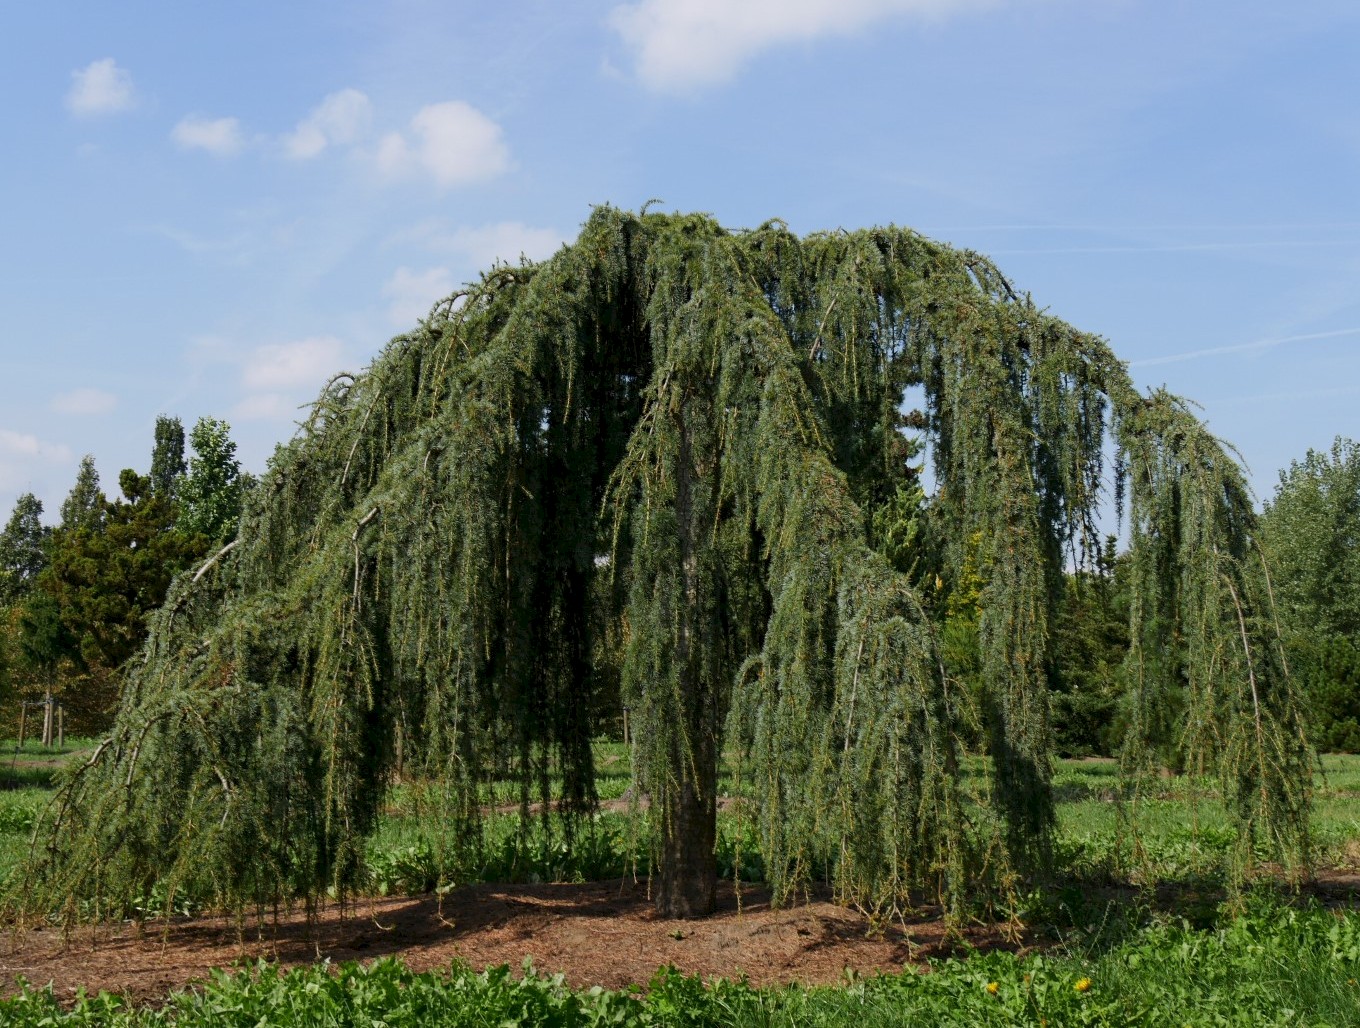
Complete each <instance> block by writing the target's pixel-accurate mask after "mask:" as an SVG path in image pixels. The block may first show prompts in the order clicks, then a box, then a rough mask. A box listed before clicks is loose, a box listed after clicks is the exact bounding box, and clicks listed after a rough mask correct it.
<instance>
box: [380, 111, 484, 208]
mask: <svg viewBox="0 0 1360 1028" xmlns="http://www.w3.org/2000/svg"><path fill="white" fill-rule="evenodd" d="M377 160H378V167H379V169H380V170H381V171H382V172H383V173H384V174H386V175H389V176H391V177H394V178H406V177H409V176H412V175H415V174H420V173H424V174H426V175H429V176H430V177H431V178H433V179H434V180H435V182H437V183H438V184H439V185H440V186H443V187H446V188H447V187H449V186H461V185H467V184H468V183H471V182H480V181H483V180H485V179H489V178H494V177H495V176H497V175H499V174H500V173H501V172H503V171H506V170H508V169H509V167H510V151H509V149H508V148H507V147H506V145H505V140H504V139H503V138H502V133H501V128H500V126H499V125H497V124H496V123H495V122H494V121H492V120H491V119H490V118H488V117H487V116H486V115H485V114H483V113H482V112H481V111H479V110H477V108H475V107H473V106H471V105H470V104H466V103H463V101H461V100H449V101H446V102H445V103H438V104H431V105H430V106H428V107H423V108H421V109H420V111H418V112H417V113H416V116H415V117H414V118H412V119H411V124H410V127H409V129H408V130H407V133H406V134H402V133H400V132H392V133H389V134H388V135H386V136H384V137H383V140H382V142H381V143H380V144H379V146H378V154H377Z"/></svg>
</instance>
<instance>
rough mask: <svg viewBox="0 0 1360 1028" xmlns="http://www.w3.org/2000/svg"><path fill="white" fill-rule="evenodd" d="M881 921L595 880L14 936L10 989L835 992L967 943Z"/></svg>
mask: <svg viewBox="0 0 1360 1028" xmlns="http://www.w3.org/2000/svg"><path fill="white" fill-rule="evenodd" d="M870 927H871V926H870V923H869V921H868V919H867V918H866V917H865V916H864V915H862V914H860V913H857V912H855V911H852V910H847V909H846V908H844V907H840V906H837V905H835V904H834V903H831V902H830V901H829V900H828V899H825V898H813V899H812V900H810V901H808V902H805V903H802V904H798V905H795V906H791V907H785V908H784V909H781V910H771V909H770V905H769V897H768V894H767V893H766V892H765V891H764V890H762V889H757V888H751V887H746V888H743V890H742V895H741V897H740V904H738V898H737V896H736V895H735V893H734V891H733V886H732V884H731V883H730V882H729V883H724V884H723V885H721V886H720V892H719V900H718V912H717V913H716V914H715V915H714V916H712V917H710V918H706V919H704V920H699V921H668V920H663V919H659V918H657V917H656V916H655V915H654V914H653V912H652V909H651V905H650V902H649V900H648V898H647V895H646V883H645V882H638V883H634V882H633V881H631V880H627V881H617V880H616V881H612V882H593V883H587V884H582V885H473V886H467V887H464V888H461V889H457V890H454V891H453V892H451V893H450V894H449V895H447V896H446V897H444V901H443V904H442V910H441V907H440V904H439V903H438V901H437V900H436V898H434V897H410V898H387V899H375V900H362V901H360V902H359V903H358V904H357V905H356V906H352V907H350V908H348V909H347V910H345V911H341V910H340V909H339V908H338V907H336V906H331V907H329V908H326V909H323V910H322V911H320V913H319V916H318V917H317V919H316V920H315V922H314V923H312V924H308V922H307V918H306V916H305V914H303V913H302V912H300V911H299V912H295V913H291V914H287V915H281V916H280V917H279V919H278V922H277V924H275V923H274V922H273V920H272V918H271V919H270V920H269V921H267V922H266V923H265V924H264V925H263V926H260V925H257V924H256V923H254V922H250V923H248V924H247V925H246V927H245V931H244V939H243V940H242V938H241V935H240V934H238V931H237V927H236V924H235V922H234V921H232V920H231V919H224V918H198V919H189V920H177V921H174V922H172V923H171V924H170V926H169V930H168V932H167V931H166V930H165V928H164V925H163V924H156V925H147V926H146V927H145V928H144V929H143V930H142V932H141V933H140V934H139V933H138V932H137V930H136V929H135V928H134V926H132V925H112V926H104V927H101V928H99V929H98V930H97V931H96V930H91V929H88V928H87V929H81V930H80V931H79V932H77V933H76V934H75V935H74V936H73V937H72V938H71V939H70V940H69V941H68V942H63V940H62V936H61V932H60V931H59V930H58V929H55V928H45V929H41V930H37V931H30V932H25V933H13V932H11V933H9V934H7V935H4V936H0V993H5V994H8V993H11V992H13V991H15V990H16V988H17V982H18V979H19V978H20V977H22V978H23V979H25V980H27V981H28V982H29V983H31V984H34V985H42V984H45V983H47V982H51V983H52V986H53V990H54V991H55V992H56V994H57V995H58V997H62V996H72V995H74V993H75V991H76V989H77V988H79V987H82V986H83V987H84V988H85V989H86V991H88V992H96V991H98V990H101V989H104V990H108V991H110V992H118V993H125V994H127V995H128V996H130V997H132V998H133V999H136V1000H142V1001H149V1002H154V1001H156V1000H158V999H160V998H163V997H164V996H165V995H166V993H168V992H169V991H171V990H173V989H176V988H182V987H184V986H186V985H188V984H190V983H192V982H193V981H195V980H196V979H201V978H204V977H205V976H206V975H207V973H208V971H209V969H211V968H214V967H225V966H231V965H233V964H239V963H243V962H253V961H254V960H255V959H257V958H260V957H264V958H267V959H270V960H277V961H279V962H280V963H282V964H285V965H290V966H291V965H296V964H305V963H311V962H313V961H315V960H317V959H319V958H329V959H330V960H331V961H332V962H335V963H340V962H342V961H348V960H360V961H368V960H372V959H374V958H377V957H380V956H387V955H395V956H400V957H401V959H402V960H403V961H404V962H405V963H406V964H407V965H408V966H409V967H411V968H413V969H416V970H426V969H430V968H445V967H448V966H449V964H450V963H451V962H452V961H455V960H461V961H464V962H466V963H468V964H470V965H472V966H473V967H475V968H479V969H480V968H483V967H486V966H494V965H497V964H509V965H511V966H512V967H514V968H518V967H519V966H520V965H521V963H522V962H523V961H524V959H525V958H526V957H528V958H530V959H532V960H533V964H534V967H535V968H536V969H537V970H538V971H539V972H541V973H554V972H559V971H560V972H562V973H563V974H565V975H566V978H567V980H568V981H569V982H570V983H571V984H572V985H575V986H578V987H584V986H590V985H603V986H606V987H611V988H619V987H623V986H626V985H628V984H630V983H633V982H637V983H645V982H647V980H648V979H649V978H650V977H651V976H652V974H653V972H655V970H656V969H657V968H658V967H660V966H663V965H666V964H673V965H674V966H675V967H677V968H679V969H680V970H682V971H684V972H686V973H688V974H697V975H701V976H703V977H705V978H709V977H718V976H722V977H738V976H741V975H745V976H746V977H747V978H749V979H750V980H751V981H752V982H754V983H759V984H768V983H778V982H790V981H795V980H796V981H801V982H805V983H809V984H812V983H833V982H838V981H841V980H843V979H844V976H845V974H846V972H847V970H850V971H853V972H855V973H858V974H860V975H871V974H873V973H874V972H876V971H886V972H894V971H899V970H901V969H902V968H903V967H904V966H906V965H909V964H914V963H918V962H920V961H922V960H924V959H925V958H926V957H930V956H939V955H943V954H944V953H946V952H949V951H950V950H951V949H952V948H953V947H954V946H956V945H957V942H956V941H950V940H948V939H946V938H945V935H944V932H943V930H942V926H941V924H940V923H939V921H938V920H935V919H933V918H932V917H930V916H922V918H921V919H920V920H919V921H917V922H914V923H909V924H908V925H907V930H906V931H904V930H903V928H902V926H900V925H898V926H894V927H892V928H889V929H887V930H885V931H882V932H871V931H870ZM967 941H968V943H969V944H970V945H972V946H976V947H978V948H982V949H988V948H993V947H997V946H1002V945H1012V943H1008V942H1007V940H1006V939H1005V937H1004V934H1003V932H1002V931H1001V930H1000V929H999V928H998V927H996V926H990V927H988V926H979V927H976V928H974V929H971V930H969V932H968V938H967Z"/></svg>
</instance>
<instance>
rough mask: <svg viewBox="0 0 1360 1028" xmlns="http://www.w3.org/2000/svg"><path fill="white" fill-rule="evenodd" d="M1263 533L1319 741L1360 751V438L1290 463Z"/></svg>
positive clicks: (1270, 505)
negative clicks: (1359, 442)
mask: <svg viewBox="0 0 1360 1028" xmlns="http://www.w3.org/2000/svg"><path fill="white" fill-rule="evenodd" d="M1261 539H1262V543H1263V545H1264V546H1265V548H1266V550H1267V552H1268V553H1269V554H1270V556H1271V558H1272V566H1273V567H1274V569H1275V574H1274V576H1273V579H1272V583H1273V585H1274V591H1275V595H1276V596H1277V597H1278V598H1279V614H1280V618H1281V620H1282V621H1283V622H1284V625H1285V629H1286V632H1287V634H1288V637H1289V642H1290V656H1291V662H1292V665H1293V667H1294V669H1295V671H1296V672H1297V674H1298V677H1299V679H1300V681H1301V682H1302V684H1303V686H1304V688H1305V689H1306V691H1307V693H1308V695H1309V699H1310V701H1311V703H1310V709H1311V714H1312V727H1313V733H1314V737H1315V739H1316V741H1317V744H1318V745H1319V746H1320V747H1323V748H1325V749H1328V750H1341V751H1350V752H1355V751H1357V750H1360V689H1358V688H1357V686H1360V444H1357V443H1356V442H1355V441H1354V440H1351V439H1345V438H1342V437H1341V436H1338V437H1337V438H1336V439H1335V440H1334V441H1333V443H1332V447H1331V450H1330V451H1317V450H1309V451H1308V453H1307V454H1306V455H1305V457H1304V458H1303V460H1301V461H1297V460H1296V461H1292V462H1291V463H1290V465H1289V467H1288V468H1286V469H1285V470H1284V471H1282V472H1281V473H1280V481H1279V484H1278V485H1277V486H1276V488H1275V495H1274V497H1273V498H1272V499H1271V500H1270V502H1268V503H1267V504H1266V507H1265V513H1264V514H1263V515H1262V518H1261Z"/></svg>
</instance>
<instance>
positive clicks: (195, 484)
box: [178, 417, 244, 543]
mask: <svg viewBox="0 0 1360 1028" xmlns="http://www.w3.org/2000/svg"><path fill="white" fill-rule="evenodd" d="M230 433H231V426H230V425H228V424H227V423H226V422H225V421H218V420H217V419H215V418H207V417H205V418H199V419H198V421H197V422H195V424H194V427H193V430H192V431H191V432H190V433H189V442H190V444H191V445H192V446H193V451H194V452H193V456H192V457H190V458H189V470H188V473H187V474H186V475H184V476H183V478H181V479H180V482H179V490H178V492H179V500H180V503H181V505H182V510H181V512H180V527H181V528H182V529H183V530H184V531H185V532H187V533H190V534H194V535H200V536H202V537H203V538H205V539H207V540H208V541H209V542H211V543H220V542H223V541H225V540H227V539H230V538H232V537H233V536H235V534H236V526H237V522H238V521H239V520H240V517H241V496H242V492H243V488H244V483H243V482H242V480H241V464H240V461H238V460H237V459H236V444H235V443H234V442H232V440H231V434H230Z"/></svg>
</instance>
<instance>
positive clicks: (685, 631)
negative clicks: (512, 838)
mask: <svg viewBox="0 0 1360 1028" xmlns="http://www.w3.org/2000/svg"><path fill="white" fill-rule="evenodd" d="M688 408H689V404H685V405H684V406H682V408H681V410H680V415H679V416H680V424H679V426H678V427H679V430H680V431H679V436H680V445H679V453H678V454H677V460H676V471H675V520H676V527H677V529H678V531H679V534H680V539H679V542H680V575H681V588H682V590H683V595H682V597H681V603H680V610H679V612H678V613H679V619H680V624H679V632H678V635H677V639H676V652H675V660H676V664H677V666H678V669H679V674H680V702H681V704H682V705H683V708H682V710H683V714H682V716H683V718H684V739H685V742H686V743H687V744H688V745H687V746H685V745H684V744H681V745H680V746H679V752H675V753H672V755H671V767H672V768H673V769H674V772H675V778H676V780H675V781H673V783H672V784H671V786H670V787H669V788H667V789H666V790H665V791H664V796H663V797H662V808H663V811H662V825H661V831H662V840H661V859H660V866H659V868H658V875H657V889H656V900H655V903H656V912H657V913H658V914H659V915H661V916H662V917H703V916H704V915H705V914H711V913H712V912H713V907H714V903H715V902H716V900H717V889H718V867H717V861H716V859H715V857H714V848H715V844H716V842H717V835H718V818H717V814H718V810H717V799H716V796H717V731H718V729H717V726H716V725H715V724H714V723H713V717H712V710H711V709H710V708H711V707H712V706H713V700H714V697H713V696H711V695H710V693H711V691H712V690H711V689H709V688H708V683H707V682H706V681H705V680H704V676H703V674H702V672H701V666H702V660H701V659H700V658H701V656H702V649H703V647H704V646H705V644H711V641H712V640H711V639H709V638H706V637H704V634H705V633H707V632H711V631H712V628H711V626H710V625H709V623H708V622H709V619H706V618H705V617H704V616H703V613H702V611H701V609H700V605H701V602H702V597H701V596H700V595H699V591H700V581H699V554H698V552H697V547H696V545H695V543H696V538H695V537H696V535H698V534H699V533H698V532H696V526H695V524H694V522H695V511H694V489H695V485H696V483H695V481H694V479H695V468H694V463H693V455H692V452H691V442H692V440H691V435H690V431H691V430H690V425H689V409H688ZM696 636H697V637H696ZM696 651H697V652H696Z"/></svg>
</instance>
